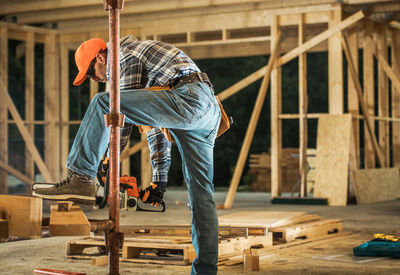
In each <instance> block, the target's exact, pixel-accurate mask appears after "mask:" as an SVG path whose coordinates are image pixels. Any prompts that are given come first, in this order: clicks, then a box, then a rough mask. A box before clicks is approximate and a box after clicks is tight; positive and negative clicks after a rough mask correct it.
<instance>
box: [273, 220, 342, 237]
mask: <svg viewBox="0 0 400 275" xmlns="http://www.w3.org/2000/svg"><path fill="white" fill-rule="evenodd" d="M342 230H343V221H342V220H316V221H310V222H304V223H297V224H292V225H286V226H282V227H273V228H269V231H270V232H272V234H273V240H274V242H291V241H294V240H296V239H309V238H314V237H319V236H324V235H329V234H333V233H338V232H341V231H342Z"/></svg>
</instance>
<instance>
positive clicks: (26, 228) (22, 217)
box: [0, 195, 42, 238]
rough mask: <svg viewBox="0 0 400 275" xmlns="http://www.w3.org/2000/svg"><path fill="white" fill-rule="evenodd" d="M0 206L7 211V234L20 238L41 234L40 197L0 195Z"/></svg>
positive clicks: (36, 236) (39, 235)
mask: <svg viewBox="0 0 400 275" xmlns="http://www.w3.org/2000/svg"><path fill="white" fill-rule="evenodd" d="M0 208H1V209H3V210H5V212H6V213H7V219H8V222H9V235H11V236H18V237H21V238H40V237H41V236H42V199H40V198H32V197H23V196H11V195H0Z"/></svg>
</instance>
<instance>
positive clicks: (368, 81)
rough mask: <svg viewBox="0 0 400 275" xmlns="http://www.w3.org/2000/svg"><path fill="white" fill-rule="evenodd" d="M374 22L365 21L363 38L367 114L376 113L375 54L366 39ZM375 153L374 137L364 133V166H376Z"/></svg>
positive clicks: (373, 126) (372, 114)
mask: <svg viewBox="0 0 400 275" xmlns="http://www.w3.org/2000/svg"><path fill="white" fill-rule="evenodd" d="M372 28H373V22H372V21H370V20H365V21H364V39H363V82H364V85H363V86H364V89H363V90H364V99H365V102H366V105H367V106H366V108H367V116H374V114H375V96H374V94H375V89H374V87H375V79H374V56H373V52H372V49H371V47H369V45H368V41H367V39H366V37H367V35H369V34H371V32H372ZM366 124H367V122H366V121H364V133H367V125H366ZM371 130H372V132H375V124H374V123H371ZM375 165H376V163H375V153H374V148H373V144H372V139H371V137H370V136H369V135H367V134H364V168H366V169H372V168H375Z"/></svg>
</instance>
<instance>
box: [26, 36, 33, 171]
mask: <svg viewBox="0 0 400 275" xmlns="http://www.w3.org/2000/svg"><path fill="white" fill-rule="evenodd" d="M26 36H27V37H26V42H25V120H31V121H33V120H35V41H34V34H33V33H32V32H27V33H26ZM26 128H27V130H28V132H29V134H30V135H31V137H32V140H34V138H35V130H34V129H35V126H34V125H33V124H31V125H27V126H26ZM25 173H26V175H27V176H28V177H29V178H31V179H34V178H35V165H34V162H33V158H32V155H31V153H30V152H29V150H28V149H27V148H25Z"/></svg>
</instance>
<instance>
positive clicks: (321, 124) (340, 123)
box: [314, 114, 351, 206]
mask: <svg viewBox="0 0 400 275" xmlns="http://www.w3.org/2000/svg"><path fill="white" fill-rule="evenodd" d="M350 137H351V115H349V114H346V115H323V116H321V117H320V118H319V119H318V133H317V157H316V166H315V186H314V197H318V198H327V199H328V204H329V205H335V206H343V205H346V204H347V190H348V178H349V163H350V142H351V139H350Z"/></svg>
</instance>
